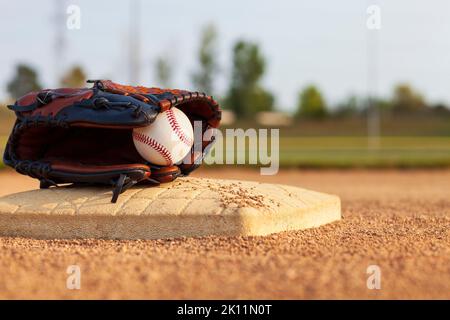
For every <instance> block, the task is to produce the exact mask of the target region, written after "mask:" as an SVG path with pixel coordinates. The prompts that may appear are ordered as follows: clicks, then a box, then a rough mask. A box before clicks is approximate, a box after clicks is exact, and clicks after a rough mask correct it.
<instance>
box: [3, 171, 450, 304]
mask: <svg viewBox="0 0 450 320" xmlns="http://www.w3.org/2000/svg"><path fill="white" fill-rule="evenodd" d="M193 176H196V177H202V176H203V177H208V178H226V179H230V178H235V179H244V180H255V181H264V182H270V183H282V184H290V185H296V186H300V187H305V188H310V189H312V190H317V191H320V192H327V193H332V194H337V195H339V196H340V197H341V200H342V209H343V220H341V221H340V222H337V223H332V224H329V225H326V226H323V227H320V228H317V229H309V230H305V231H298V232H286V233H280V234H276V235H271V236H266V237H238V238H226V237H219V238H217V237H206V238H198V239H178V240H146V241H113V240H110V241H102V240H76V241H68V240H59V241H52V240H31V239H22V238H0V298H3V299H4V298H32V299H34V298H69V299H70V298H101V299H104V298H152V299H155V298H157V299H158V298H164V299H171V298H190V299H195V298H207V299H212V298H249V299H265V298H294V299H295V298H307V299H311V298H314V299H322V298H367V299H379V298H394V299H398V298H444V299H450V170H430V171H423V170H422V171H418V170H405V171H393V170H392V171H387V170H375V171H357V170H347V171H345V170H343V171H331V170H325V171H296V170H292V171H281V172H280V173H279V174H278V175H276V176H266V177H263V176H260V175H259V173H258V171H256V170H255V171H252V170H231V169H230V170H205V169H200V170H199V171H198V172H195V173H194V174H193ZM0 177H1V181H2V183H1V187H0V195H4V194H9V193H12V192H17V191H22V190H29V189H33V188H36V187H37V185H38V184H37V182H36V181H34V180H32V179H30V178H27V177H24V176H21V175H18V174H16V173H14V172H12V171H9V170H8V171H6V170H4V171H2V172H1V173H0ZM69 265H79V266H80V268H81V289H80V290H68V289H67V288H66V279H67V276H68V275H67V273H66V269H67V267H68V266H69ZM369 265H377V266H379V267H380V270H381V289H380V290H369V289H368V288H367V285H366V282H367V278H368V276H369V275H368V274H367V273H366V270H367V267H368V266H369Z"/></svg>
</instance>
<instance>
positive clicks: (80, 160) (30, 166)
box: [3, 80, 221, 202]
mask: <svg viewBox="0 0 450 320" xmlns="http://www.w3.org/2000/svg"><path fill="white" fill-rule="evenodd" d="M88 82H90V83H93V84H94V85H93V87H92V88H79V89H69V88H61V89H46V90H42V91H40V92H31V93H28V94H26V95H25V96H23V97H22V98H20V99H19V100H17V101H16V102H15V104H14V105H10V106H8V108H9V109H11V110H13V111H15V113H16V116H17V120H16V122H15V125H14V128H13V130H12V133H11V135H10V137H9V139H8V143H7V145H6V149H5V154H4V158H3V160H4V163H5V164H7V165H9V166H11V167H13V168H14V169H16V171H17V172H19V173H21V174H26V175H29V176H31V177H33V178H36V179H39V180H40V187H41V188H48V187H50V186H57V185H58V184H65V183H73V184H106V185H111V186H112V187H113V188H114V190H113V196H112V200H111V202H116V201H117V198H118V196H119V194H121V193H122V192H123V191H125V190H126V189H128V188H129V187H131V186H133V185H135V184H137V183H148V184H159V183H161V182H169V181H172V180H174V179H175V178H177V177H178V176H181V175H188V174H189V173H190V172H191V171H193V170H194V169H196V168H197V167H198V166H199V165H200V163H201V160H202V159H203V157H204V156H205V154H206V152H207V150H208V147H209V146H211V143H212V142H213V140H214V135H213V136H212V137H211V139H210V141H199V140H203V139H199V138H198V137H194V146H193V147H192V149H191V152H190V153H189V154H188V155H187V157H188V158H189V160H190V161H183V163H182V164H179V165H177V164H171V165H168V166H155V165H153V164H151V163H148V162H147V161H146V160H144V159H143V158H142V157H141V156H140V155H139V153H138V152H137V150H136V148H135V147H134V143H133V138H132V130H133V128H137V127H143V126H148V125H150V124H151V123H152V122H153V121H154V120H155V118H156V116H157V115H158V113H160V112H163V111H165V110H167V109H169V108H172V107H175V106H176V107H177V108H178V109H180V110H181V111H183V112H184V113H185V114H186V115H187V117H188V118H189V119H190V120H191V123H193V122H194V121H201V126H202V132H203V133H205V131H206V130H208V129H214V128H217V127H218V126H219V122H220V117H221V111H220V108H219V106H218V104H217V102H216V101H214V100H213V98H212V97H210V96H207V95H205V94H203V93H198V92H189V91H185V90H169V89H159V88H145V87H131V86H124V85H120V84H117V83H114V82H112V81H109V80H93V81H88ZM212 131H214V130H212ZM197 150H198V151H197ZM200 150H201V151H200ZM185 160H186V159H185Z"/></svg>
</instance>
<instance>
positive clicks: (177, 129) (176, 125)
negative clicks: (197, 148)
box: [166, 109, 193, 147]
mask: <svg viewBox="0 0 450 320" xmlns="http://www.w3.org/2000/svg"><path fill="white" fill-rule="evenodd" d="M166 114H167V120H168V121H169V124H170V126H171V127H172V129H173V131H174V132H175V134H176V135H177V136H178V138H180V140H181V141H183V143H184V144H185V145H187V146H189V147H191V146H192V144H193V143H192V139H190V138H189V137H187V136H186V134H185V133H184V132H183V130H182V129H181V127H180V125H179V123H178V121H177V118H176V117H175V114H174V113H173V110H172V109H168V110H167V111H166Z"/></svg>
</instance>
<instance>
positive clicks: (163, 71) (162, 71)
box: [155, 56, 172, 88]
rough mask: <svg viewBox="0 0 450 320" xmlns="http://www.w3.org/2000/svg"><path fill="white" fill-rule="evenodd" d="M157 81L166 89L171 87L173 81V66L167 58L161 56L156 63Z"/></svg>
mask: <svg viewBox="0 0 450 320" xmlns="http://www.w3.org/2000/svg"><path fill="white" fill-rule="evenodd" d="M155 73H156V81H157V82H158V85H160V86H161V87H164V88H168V87H170V83H171V80H172V66H171V62H170V60H169V59H168V58H167V57H164V56H160V57H158V58H157V59H156V62H155Z"/></svg>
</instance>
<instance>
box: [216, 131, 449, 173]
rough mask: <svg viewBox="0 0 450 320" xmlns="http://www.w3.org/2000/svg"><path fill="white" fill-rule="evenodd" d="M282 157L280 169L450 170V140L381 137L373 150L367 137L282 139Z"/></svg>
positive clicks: (239, 151)
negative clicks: (440, 168) (421, 168)
mask: <svg viewBox="0 0 450 320" xmlns="http://www.w3.org/2000/svg"><path fill="white" fill-rule="evenodd" d="M218 143H220V142H218ZM228 152H229V151H228ZM242 153H245V156H246V157H247V154H248V151H245V150H238V151H237V152H236V155H237V154H241V155H242ZM279 154H280V166H281V167H311V168H353V167H361V168H388V167H392V168H413V167H424V168H432V167H450V137H381V138H380V141H379V145H378V147H371V148H369V144H368V140H367V138H366V137H280V146H279Z"/></svg>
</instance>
